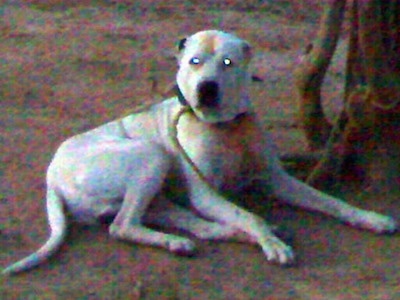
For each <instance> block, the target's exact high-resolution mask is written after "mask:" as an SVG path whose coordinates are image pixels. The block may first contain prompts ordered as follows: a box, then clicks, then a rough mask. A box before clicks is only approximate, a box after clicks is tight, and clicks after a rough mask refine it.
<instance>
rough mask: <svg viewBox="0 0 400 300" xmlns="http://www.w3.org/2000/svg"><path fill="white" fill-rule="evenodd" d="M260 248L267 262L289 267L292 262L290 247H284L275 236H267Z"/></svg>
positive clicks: (292, 253)
mask: <svg viewBox="0 0 400 300" xmlns="http://www.w3.org/2000/svg"><path fill="white" fill-rule="evenodd" d="M261 247H262V249H263V251H264V254H265V255H266V257H267V259H268V261H270V262H276V263H279V264H281V265H290V264H292V263H293V262H294V252H293V249H292V247H290V246H289V245H286V244H285V243H284V242H283V241H281V240H280V239H279V238H277V237H276V236H268V237H267V238H266V240H265V242H263V243H261Z"/></svg>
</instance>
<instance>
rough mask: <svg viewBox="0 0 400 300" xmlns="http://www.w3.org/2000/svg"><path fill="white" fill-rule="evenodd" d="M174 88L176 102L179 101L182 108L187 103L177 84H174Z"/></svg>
mask: <svg viewBox="0 0 400 300" xmlns="http://www.w3.org/2000/svg"><path fill="white" fill-rule="evenodd" d="M174 88H175V93H176V95H177V97H178V100H179V102H180V104H182V105H183V106H186V105H188V102H187V101H186V99H185V96H183V94H182V92H181V89H180V88H179V86H178V84H176V85H175V87H174Z"/></svg>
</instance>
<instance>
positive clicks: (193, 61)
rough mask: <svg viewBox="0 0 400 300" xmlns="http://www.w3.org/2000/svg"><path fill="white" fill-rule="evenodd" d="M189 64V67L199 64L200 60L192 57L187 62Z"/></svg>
mask: <svg viewBox="0 0 400 300" xmlns="http://www.w3.org/2000/svg"><path fill="white" fill-rule="evenodd" d="M189 64H191V65H198V64H200V59H199V58H198V57H193V58H191V59H190V60H189Z"/></svg>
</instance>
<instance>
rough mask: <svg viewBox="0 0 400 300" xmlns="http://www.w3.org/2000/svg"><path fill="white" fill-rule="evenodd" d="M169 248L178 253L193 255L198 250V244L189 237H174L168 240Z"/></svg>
mask: <svg viewBox="0 0 400 300" xmlns="http://www.w3.org/2000/svg"><path fill="white" fill-rule="evenodd" d="M168 250H169V251H171V252H172V253H174V254H176V255H182V256H192V255H194V254H195V252H196V245H195V243H194V242H193V241H192V240H190V239H188V238H184V237H174V238H173V239H172V240H170V241H168Z"/></svg>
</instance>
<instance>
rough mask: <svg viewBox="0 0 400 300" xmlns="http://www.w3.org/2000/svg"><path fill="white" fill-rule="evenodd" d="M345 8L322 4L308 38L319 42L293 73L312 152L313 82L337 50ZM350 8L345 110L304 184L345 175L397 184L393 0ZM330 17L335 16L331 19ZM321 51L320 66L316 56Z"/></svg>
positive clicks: (398, 101)
mask: <svg viewBox="0 0 400 300" xmlns="http://www.w3.org/2000/svg"><path fill="white" fill-rule="evenodd" d="M344 6H345V1H328V3H327V6H326V9H325V13H324V15H325V16H324V17H323V18H322V21H321V24H320V27H321V29H320V34H319V35H318V37H317V40H316V42H315V43H316V45H318V47H314V48H313V49H312V50H311V51H310V52H309V53H308V54H307V55H306V57H305V59H304V60H303V63H302V64H301V65H300V66H299V67H298V69H297V70H296V71H295V74H296V76H297V87H298V89H299V102H300V116H301V120H302V122H303V126H304V129H305V132H306V137H307V139H308V142H309V145H310V148H311V149H316V148H318V147H321V146H323V145H324V142H325V133H324V130H325V129H326V128H327V121H326V118H325V116H324V115H323V112H322V108H321V101H320V87H321V84H322V81H323V77H324V75H325V71H326V67H327V65H328V64H329V61H330V59H331V57H332V54H333V52H334V50H335V47H336V41H337V39H338V36H339V33H340V24H341V22H342V19H343V16H344V14H343V11H344ZM351 10H352V11H351V31H350V37H349V50H348V53H347V70H346V83H345V93H344V95H345V96H344V97H345V99H344V103H345V105H344V109H343V111H342V112H341V114H340V115H339V116H338V118H337V120H336V122H335V124H334V126H333V128H332V129H331V130H330V133H329V138H328V140H327V142H326V144H325V146H324V155H323V158H322V159H321V160H320V161H319V162H318V164H317V166H316V167H315V168H314V169H313V171H312V172H311V174H310V175H309V177H308V179H307V181H308V183H309V184H311V185H314V186H316V187H318V188H322V189H323V188H325V187H326V186H327V185H331V184H332V182H334V181H337V180H338V179H344V178H345V179H357V181H358V182H367V183H369V184H372V182H373V183H374V184H380V185H382V184H385V185H393V186H397V185H398V184H399V183H400V182H398V180H399V178H400V1H397V0H389V1H384V0H353V1H352V7H351ZM333 16H336V17H340V18H341V19H340V20H332V19H331V18H332V17H333ZM327 20H330V21H327ZM321 53H322V54H321ZM321 55H322V56H323V57H324V58H325V60H323V63H321V62H320V60H318V57H319V56H321ZM326 60H328V62H326ZM310 64H311V65H312V67H310ZM321 65H322V66H321ZM304 83H307V84H304ZM328 127H329V126H328Z"/></svg>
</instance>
